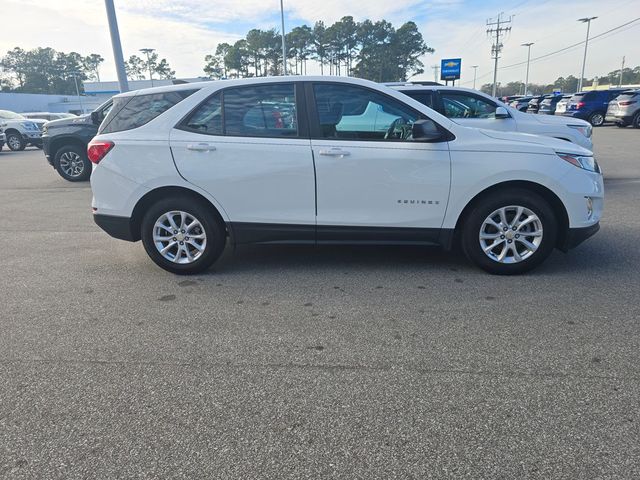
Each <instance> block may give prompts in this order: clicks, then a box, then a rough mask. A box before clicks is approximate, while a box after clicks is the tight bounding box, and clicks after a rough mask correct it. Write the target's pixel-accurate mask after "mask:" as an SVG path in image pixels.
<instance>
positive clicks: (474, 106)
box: [441, 92, 520, 118]
mask: <svg viewBox="0 0 640 480" xmlns="http://www.w3.org/2000/svg"><path fill="white" fill-rule="evenodd" d="M441 95H442V102H443V104H444V114H445V115H446V116H447V117H449V118H495V116H496V104H495V103H493V102H491V101H490V100H486V99H484V98H482V97H478V96H476V95H473V94H470V93H462V92H460V93H458V92H442V94H441ZM519 101H520V100H519Z"/></svg>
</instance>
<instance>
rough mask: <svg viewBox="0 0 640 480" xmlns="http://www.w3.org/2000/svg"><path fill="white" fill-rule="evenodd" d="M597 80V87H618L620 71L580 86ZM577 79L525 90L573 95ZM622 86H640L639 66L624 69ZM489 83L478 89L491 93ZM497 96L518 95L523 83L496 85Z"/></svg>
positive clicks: (614, 71) (561, 80)
mask: <svg viewBox="0 0 640 480" xmlns="http://www.w3.org/2000/svg"><path fill="white" fill-rule="evenodd" d="M596 78H597V80H598V84H599V85H618V84H619V83H620V69H618V70H613V71H611V72H609V73H608V74H606V75H602V76H600V77H594V78H591V79H587V78H585V79H583V82H582V86H583V87H590V86H593V84H594V83H595V81H596ZM578 83H579V82H578V78H577V77H574V76H573V75H569V76H568V77H558V78H557V79H556V80H555V81H554V82H553V83H548V84H537V83H530V84H529V85H528V87H527V90H528V91H529V92H531V93H532V94H533V95H543V94H546V93H553V92H555V91H561V92H566V93H574V92H576V91H577V90H578ZM622 84H623V85H640V65H639V66H637V67H634V68H628V67H627V68H625V69H623V71H622ZM492 86H493V85H492V84H491V83H486V84H484V85H482V87H481V88H480V89H481V90H482V91H483V92H485V93H489V94H490V93H491V89H492ZM497 91H498V93H497V94H498V96H509V95H520V94H523V93H524V83H523V82H509V83H506V84H505V85H501V84H498V89H497Z"/></svg>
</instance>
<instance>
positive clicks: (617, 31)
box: [461, 17, 640, 85]
mask: <svg viewBox="0 0 640 480" xmlns="http://www.w3.org/2000/svg"><path fill="white" fill-rule="evenodd" d="M638 21H640V17H638V18H634V19H633V20H630V21H628V22H626V23H623V24H622V25H618V26H617V27H613V28H611V29H609V30H607V31H606V32H602V33H599V34H598V35H594V36H593V37H591V38H590V39H589V40H590V41H594V40H597V39H600V38H602V37H605V35H608V36H611V35H609V34H612V33H614V34H615V33H622V32H620V31H619V30H620V29H622V28H625V27H630V26H631V25H632V24H634V23H636V22H638ZM630 28H632V27H630ZM626 30H629V28H627V29H625V30H623V31H626ZM584 43H585V40H582V41H581V42H577V43H574V44H572V45H568V46H566V47H563V48H561V49H559V50H555V51H553V52H549V53H545V54H544V55H540V56H538V57H535V58H532V59H531V60H530V61H531V62H535V61H538V60H543V59H545V58H548V57H551V56H553V55H558V54H560V53H563V52H566V51H568V50H571V49H575V48H577V47H579V46H581V45H583V44H584ZM526 63H527V62H526V61H524V62H518V63H512V64H510V65H504V66H502V67H498V69H499V70H503V69H508V68H514V67H519V66H521V65H524V64H526ZM489 75H491V72H486V73H483V74H482V75H478V77H477V80H480V79H483V78H485V77H487V76H489ZM468 83H472V82H471V81H467V82H461V84H462V85H465V84H468Z"/></svg>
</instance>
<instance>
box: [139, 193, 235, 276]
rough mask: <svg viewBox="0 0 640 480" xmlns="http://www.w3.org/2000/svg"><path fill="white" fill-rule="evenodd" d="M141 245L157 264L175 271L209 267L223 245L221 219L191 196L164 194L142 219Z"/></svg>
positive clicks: (182, 273)
mask: <svg viewBox="0 0 640 480" xmlns="http://www.w3.org/2000/svg"><path fill="white" fill-rule="evenodd" d="M141 230H142V231H141V237H142V243H143V245H144V248H145V250H146V252H147V254H148V255H149V257H151V259H152V260H153V261H154V262H155V263H156V265H158V266H159V267H160V268H163V269H164V270H167V271H169V272H172V273H176V274H178V275H191V274H194V273H199V272H202V271H204V270H206V269H208V268H209V267H210V266H211V265H212V264H213V263H214V262H215V261H216V260H217V259H218V258H219V257H220V255H222V251H223V250H224V246H225V239H226V236H225V230H224V226H223V225H222V223H221V222H220V221H219V220H218V219H217V218H216V216H215V215H214V214H213V213H212V212H211V211H210V210H209V209H208V208H207V207H206V206H204V205H203V204H202V203H200V202H198V201H197V200H193V199H191V198H179V197H174V198H167V199H164V200H161V201H160V202H158V203H156V204H155V205H153V206H152V207H151V208H149V210H148V211H147V212H146V214H145V215H144V217H143V219H142V225H141Z"/></svg>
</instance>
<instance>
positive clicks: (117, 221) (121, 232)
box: [93, 213, 140, 242]
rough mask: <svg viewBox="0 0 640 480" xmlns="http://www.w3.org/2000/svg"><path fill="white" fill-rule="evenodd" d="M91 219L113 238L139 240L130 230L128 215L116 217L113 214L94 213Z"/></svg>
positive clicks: (130, 240) (129, 240)
mask: <svg viewBox="0 0 640 480" xmlns="http://www.w3.org/2000/svg"><path fill="white" fill-rule="evenodd" d="M93 221H94V222H96V225H98V226H99V227H100V228H101V229H102V230H104V231H105V232H107V233H108V234H109V235H111V236H112V237H113V238H117V239H120V240H127V241H128V242H136V241H138V240H140V239H139V238H137V237H136V235H134V234H133V232H132V231H131V219H130V218H129V217H117V216H115V215H103V214H99V213H94V214H93Z"/></svg>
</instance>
